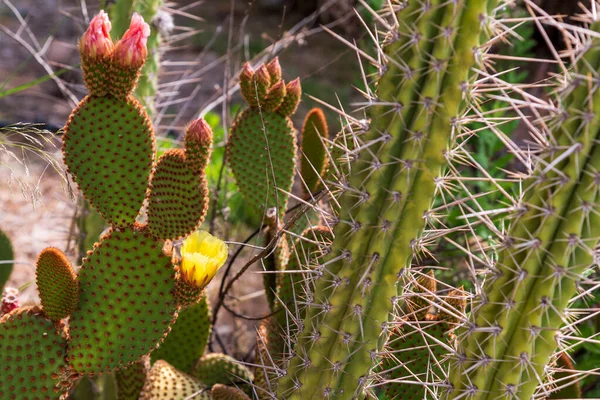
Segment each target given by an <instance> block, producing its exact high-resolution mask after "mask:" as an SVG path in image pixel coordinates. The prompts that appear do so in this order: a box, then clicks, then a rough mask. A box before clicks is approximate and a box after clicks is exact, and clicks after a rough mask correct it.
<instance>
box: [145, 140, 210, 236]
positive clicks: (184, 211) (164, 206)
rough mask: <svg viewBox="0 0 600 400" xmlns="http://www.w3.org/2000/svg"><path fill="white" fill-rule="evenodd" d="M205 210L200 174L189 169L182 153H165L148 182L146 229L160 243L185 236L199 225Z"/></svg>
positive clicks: (204, 187)
mask: <svg viewBox="0 0 600 400" xmlns="http://www.w3.org/2000/svg"><path fill="white" fill-rule="evenodd" d="M207 208H208V186H207V183H206V177H205V174H204V172H203V171H196V170H194V169H192V168H191V167H190V165H189V164H188V162H187V161H186V158H185V152H184V150H181V149H170V150H167V151H166V152H165V153H164V154H163V155H162V156H161V157H160V159H159V160H158V164H157V165H156V170H155V172H154V175H153V176H152V180H151V186H150V202H149V205H148V229H149V230H150V232H151V233H152V235H153V236H154V237H156V238H157V239H161V240H165V239H171V240H175V239H180V238H182V237H184V236H187V235H189V234H190V233H191V232H193V231H194V230H196V228H197V227H198V226H199V225H200V224H201V223H202V221H203V220H204V216H205V215H206V210H207Z"/></svg>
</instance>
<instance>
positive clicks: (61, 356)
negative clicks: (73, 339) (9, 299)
mask: <svg viewBox="0 0 600 400" xmlns="http://www.w3.org/2000/svg"><path fill="white" fill-rule="evenodd" d="M63 329H64V327H63V326H62V325H61V324H57V323H54V322H52V321H50V320H49V319H47V318H46V317H45V316H44V314H43V313H42V310H41V309H40V308H39V307H25V308H19V309H16V310H14V311H12V312H11V313H9V314H6V315H4V316H3V317H2V319H0V354H1V357H2V360H1V363H2V368H0V398H2V399H14V400H32V399H35V400H43V399H59V398H62V396H63V395H64V394H65V393H66V392H67V391H68V390H69V388H70V386H71V383H72V381H71V379H70V372H69V368H68V366H67V364H66V363H65V356H66V349H67V340H66V339H65V337H64V335H63Z"/></svg>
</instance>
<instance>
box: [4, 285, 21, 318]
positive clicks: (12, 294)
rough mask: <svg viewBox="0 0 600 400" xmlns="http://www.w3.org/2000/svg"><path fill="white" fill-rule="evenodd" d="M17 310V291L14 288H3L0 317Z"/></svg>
mask: <svg viewBox="0 0 600 400" xmlns="http://www.w3.org/2000/svg"><path fill="white" fill-rule="evenodd" d="M17 308H19V291H18V290H17V289H15V288H11V287H7V288H4V292H3V293H2V302H1V303H0V316H2V315H4V314H8V313H9V312H11V311H12V310H15V309H17Z"/></svg>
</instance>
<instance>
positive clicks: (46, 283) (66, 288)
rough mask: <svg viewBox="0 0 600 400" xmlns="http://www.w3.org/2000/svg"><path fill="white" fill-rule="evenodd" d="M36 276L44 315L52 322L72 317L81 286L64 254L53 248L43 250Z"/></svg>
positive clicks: (39, 257) (37, 265) (38, 260)
mask: <svg viewBox="0 0 600 400" xmlns="http://www.w3.org/2000/svg"><path fill="white" fill-rule="evenodd" d="M35 275H36V283H37V287H38V292H39V294H40V301H41V303H42V307H43V310H44V314H45V315H46V316H47V317H48V318H50V319H51V320H52V321H60V320H61V319H63V318H66V317H68V316H69V315H71V313H72V312H73V311H75V308H76V307H77V301H78V296H79V284H78V281H77V277H76V276H75V272H74V271H73V267H72V266H71V263H70V262H69V260H68V259H67V257H66V256H65V255H64V254H63V252H62V251H60V250H59V249H56V248H53V247H48V248H46V249H44V250H42V252H41V253H40V255H39V256H38V259H37V263H36V270H35Z"/></svg>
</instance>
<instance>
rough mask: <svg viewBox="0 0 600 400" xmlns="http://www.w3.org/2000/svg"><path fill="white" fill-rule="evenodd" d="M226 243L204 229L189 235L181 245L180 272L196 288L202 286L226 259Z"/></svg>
mask: <svg viewBox="0 0 600 400" xmlns="http://www.w3.org/2000/svg"><path fill="white" fill-rule="evenodd" d="M227 253H228V250H227V245H226V244H225V242H223V241H222V240H220V239H218V238H216V237H214V236H213V235H211V234H210V233H208V232H206V231H196V232H194V233H192V234H191V235H189V236H188V237H187V238H186V239H185V240H184V241H183V246H182V247H181V273H182V275H183V276H184V277H185V279H186V280H187V281H188V282H190V283H191V284H193V285H195V286H196V287H198V288H200V289H201V288H204V287H205V286H206V285H208V283H209V282H210V281H211V280H212V278H214V277H215V275H216V273H217V271H218V270H219V268H221V267H222V266H223V264H225V261H226V260H227V255H228V254H227Z"/></svg>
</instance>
